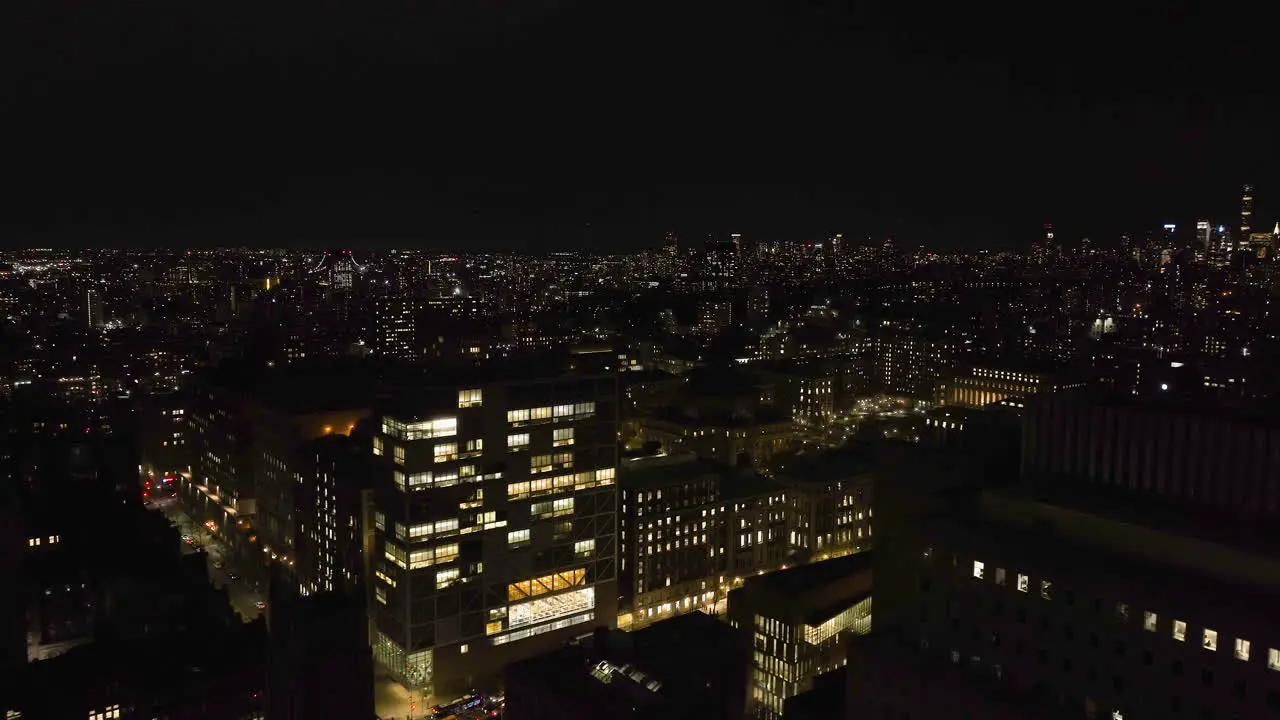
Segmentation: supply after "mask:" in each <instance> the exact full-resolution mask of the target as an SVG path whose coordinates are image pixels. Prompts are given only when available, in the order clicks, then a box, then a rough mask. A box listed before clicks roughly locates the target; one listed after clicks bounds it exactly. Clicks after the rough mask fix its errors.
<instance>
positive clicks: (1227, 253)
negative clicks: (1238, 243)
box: [1209, 225, 1234, 267]
mask: <svg viewBox="0 0 1280 720" xmlns="http://www.w3.org/2000/svg"><path fill="white" fill-rule="evenodd" d="M1233 246H1234V243H1233V241H1232V235H1231V229H1230V228H1228V227H1227V226H1226V225H1219V226H1218V227H1216V228H1214V229H1213V231H1212V233H1211V234H1210V236H1209V248H1210V249H1209V263H1210V264H1211V265H1213V266H1214V267H1226V266H1227V265H1228V264H1229V263H1230V262H1231V253H1232V250H1233Z"/></svg>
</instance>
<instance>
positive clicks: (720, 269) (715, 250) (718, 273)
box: [704, 233, 742, 289]
mask: <svg viewBox="0 0 1280 720" xmlns="http://www.w3.org/2000/svg"><path fill="white" fill-rule="evenodd" d="M741 248H742V236H741V235H739V234H737V233H734V234H733V235H731V236H729V239H728V240H714V239H708V240H707V249H706V265H705V267H704V272H705V273H706V280H707V283H706V284H707V285H710V286H712V287H714V288H716V289H719V288H724V287H729V286H731V285H733V283H734V281H735V280H736V278H737V276H738V258H739V254H740V251H741Z"/></svg>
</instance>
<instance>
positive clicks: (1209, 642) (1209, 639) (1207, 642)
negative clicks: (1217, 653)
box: [1201, 628, 1218, 650]
mask: <svg viewBox="0 0 1280 720" xmlns="http://www.w3.org/2000/svg"><path fill="white" fill-rule="evenodd" d="M1203 639H1204V642H1202V643H1201V644H1202V645H1204V649H1205V650H1217V649H1218V631H1217V630H1210V629H1209V628H1205V629H1204V638H1203Z"/></svg>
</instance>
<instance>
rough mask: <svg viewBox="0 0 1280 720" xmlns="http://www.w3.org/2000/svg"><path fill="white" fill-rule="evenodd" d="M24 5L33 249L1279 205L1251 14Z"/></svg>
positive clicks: (557, 235)
mask: <svg viewBox="0 0 1280 720" xmlns="http://www.w3.org/2000/svg"><path fill="white" fill-rule="evenodd" d="M6 5H7V6H6V8H5V9H4V10H3V12H4V13H5V14H12V15H15V16H16V17H14V18H12V19H13V20H16V22H8V21H7V20H6V19H5V18H0V22H4V24H5V25H6V26H9V27H12V28H16V29H17V31H18V37H17V39H16V40H15V41H14V42H11V43H7V44H8V46H9V47H8V49H7V50H6V61H5V65H4V72H5V74H6V76H7V77H6V87H16V90H15V92H14V93H13V98H14V100H15V101H14V102H13V103H6V105H11V109H10V113H11V114H12V115H14V116H16V117H15V118H14V119H16V121H17V126H18V129H17V131H16V132H14V131H10V132H7V133H6V134H5V135H6V137H5V141H4V142H5V143H6V144H8V145H9V147H7V148H5V157H6V160H5V165H6V166H7V169H8V170H9V174H10V175H11V176H12V177H14V178H15V180H16V184H17V185H18V189H17V190H16V192H15V191H14V190H12V189H11V190H10V191H9V193H8V195H9V197H8V198H7V200H8V202H6V203H5V206H6V208H7V209H6V210H5V212H4V219H3V221H0V222H3V228H2V229H3V234H4V236H5V237H6V238H9V239H10V242H17V243H18V244H22V245H46V244H55V243H56V244H75V245H91V246H99V245H108V246H109V245H117V246H121V245H124V246H135V245H146V244H166V245H179V246H181V245H211V244H213V245H239V244H250V245H253V244H257V245H282V246H286V245H287V246H298V245H312V246H321V245H329V244H332V243H341V244H351V245H353V246H357V247H360V246H370V247H371V246H377V245H394V246H420V247H429V248H455V247H487V248H495V249H522V250H534V249H559V248H587V249H592V250H598V251H604V250H612V249H626V248H631V247H637V246H639V245H641V244H654V243H656V242H658V241H659V238H660V236H661V232H662V231H663V230H664V229H669V228H670V229H676V230H678V231H680V232H682V233H683V234H686V235H689V236H693V235H699V236H700V235H701V234H705V232H707V231H718V232H742V233H748V234H751V235H753V236H756V237H759V238H764V239H804V238H807V237H813V236H817V235H821V234H825V233H828V232H836V231H842V232H845V233H846V234H849V235H853V236H857V237H862V236H868V235H869V236H873V237H875V238H877V239H880V238H883V237H885V236H886V235H892V236H894V237H895V238H898V239H899V241H900V242H902V243H903V244H908V245H915V244H921V243H923V244H926V245H930V246H937V247H974V246H988V245H1000V244H1004V245H1011V244H1025V243H1027V242H1030V241H1031V240H1032V239H1034V237H1035V236H1037V235H1038V233H1039V230H1038V228H1039V227H1040V225H1041V224H1042V223H1043V222H1045V221H1053V222H1054V223H1055V225H1056V226H1058V227H1059V229H1060V231H1061V232H1060V236H1064V237H1068V238H1077V237H1079V236H1081V235H1090V236H1092V237H1093V238H1094V239H1095V240H1098V241H1104V242H1106V241H1110V240H1111V239H1112V238H1113V237H1114V236H1115V235H1116V234H1117V233H1119V232H1120V231H1122V230H1135V231H1136V230H1141V229H1144V228H1151V227H1156V226H1158V225H1159V224H1160V223H1162V222H1179V223H1189V222H1191V221H1193V220H1194V219H1195V216H1197V215H1201V214H1204V215H1207V216H1208V217H1210V218H1212V219H1213V220H1214V221H1215V222H1224V223H1227V224H1233V223H1234V222H1235V213H1236V203H1237V200H1236V195H1237V193H1238V187H1239V185H1240V183H1242V182H1244V181H1252V182H1253V183H1254V184H1255V185H1256V186H1257V188H1258V189H1257V193H1256V195H1257V198H1258V200H1257V211H1258V212H1257V217H1258V219H1259V221H1260V222H1258V223H1257V224H1259V225H1263V224H1265V225H1266V229H1270V226H1271V224H1272V223H1273V222H1274V220H1275V218H1276V215H1277V214H1280V173H1277V172H1276V171H1275V167H1276V163H1275V160H1276V149H1277V148H1276V144H1275V139H1274V136H1275V133H1274V130H1273V128H1274V127H1275V123H1276V118H1277V117H1280V115H1277V112H1276V111H1277V109H1278V108H1277V105H1278V103H1277V102H1276V98H1275V97H1274V96H1273V93H1274V89H1273V88H1274V81H1273V78H1269V77H1268V73H1269V71H1270V70H1271V69H1272V68H1274V66H1275V55H1274V46H1273V41H1272V40H1271V38H1270V37H1269V33H1268V32H1267V30H1266V28H1265V27H1262V26H1261V21H1260V19H1259V18H1251V17H1250V16H1249V15H1248V14H1247V13H1248V12H1249V9H1248V7H1239V8H1236V9H1224V8H1222V7H1220V6H1221V5H1223V4H1221V3H1216V4H1210V3H1201V5H1202V6H1203V7H1198V8H1195V9H1193V8H1191V7H1190V6H1187V5H1184V4H1181V3H1173V4H1169V3H1161V4H1156V3H1146V2H1139V3H1115V2H1110V3H1094V2H1082V3H1063V4H1052V5H1045V4H1034V3H1023V4H1019V5H1013V4H1004V3H950V4H945V5H944V4H941V3H937V4H935V3H924V4H921V3H892V2H887V1H886V2H882V3H880V4H879V6H877V4H875V3H868V4H863V5H858V6H857V7H856V8H852V7H851V6H847V5H845V4H841V3H834V2H825V3H824V2H807V3H806V2H800V1H799V0H789V1H787V0H777V1H766V0H740V1H739V2H727V1H726V2H722V1H721V0H652V1H650V2H644V3H641V2H630V1H629V0H615V1H605V0H599V1H596V2H575V1H574V0H559V1H557V0H524V1H521V0H447V1H441V0H418V1H416V2H415V1H413V0H379V1H378V2H367V1H363V2H355V1H354V0H317V1H315V2H301V1H295V0H281V1H279V2H271V1H269V0H268V1H266V2H264V1H263V0H252V1H250V0H227V1H222V2H209V1H208V0H199V1H196V2H193V1H191V0H164V1H160V0H122V2H119V3H94V2H89V0H76V1H75V2H72V1H71V0H15V2H12V3H8V4H6ZM1211 5H1212V6H1215V7H1210V6H1211ZM1245 5H1247V4H1245ZM1125 6H1131V7H1125ZM1227 13H1235V15H1234V16H1229V15H1228V14H1227ZM7 114H9V113H7Z"/></svg>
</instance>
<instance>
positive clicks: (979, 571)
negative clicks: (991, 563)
mask: <svg viewBox="0 0 1280 720" xmlns="http://www.w3.org/2000/svg"><path fill="white" fill-rule="evenodd" d="M986 567H987V566H986V565H985V564H983V562H982V561H981V560H974V561H973V576H974V577H975V578H977V579H979V580H981V579H982V576H983V574H984V573H985V572H986Z"/></svg>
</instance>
